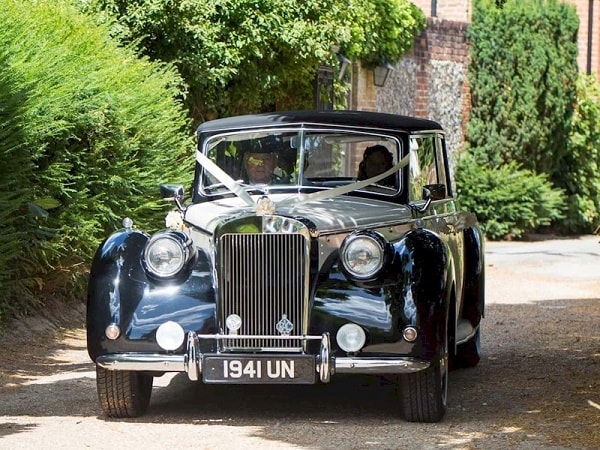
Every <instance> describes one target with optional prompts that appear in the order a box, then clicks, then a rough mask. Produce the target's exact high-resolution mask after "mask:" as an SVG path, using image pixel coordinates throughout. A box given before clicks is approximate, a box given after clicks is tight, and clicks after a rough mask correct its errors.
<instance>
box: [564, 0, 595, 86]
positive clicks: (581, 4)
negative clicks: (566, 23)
mask: <svg viewBox="0 0 600 450" xmlns="http://www.w3.org/2000/svg"><path fill="white" fill-rule="evenodd" d="M565 2H566V3H570V4H572V5H574V6H575V8H576V9H577V14H578V16H579V34H578V36H577V40H578V44H579V45H578V47H579V55H578V57H577V64H578V66H579V70H580V72H583V73H588V72H589V73H594V74H595V75H596V79H598V80H600V1H598V0H592V1H590V0H565ZM590 6H591V11H590ZM590 12H591V13H592V14H591V17H592V23H591V29H590V21H589V19H590ZM590 32H591V36H592V39H591V46H590V45H588V43H589V36H590ZM588 52H589V53H588Z"/></svg>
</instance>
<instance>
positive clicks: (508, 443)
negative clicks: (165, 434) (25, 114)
mask: <svg viewBox="0 0 600 450" xmlns="http://www.w3.org/2000/svg"><path fill="white" fill-rule="evenodd" d="M482 336H483V337H482V339H483V340H482V344H483V357H482V360H481V363H480V365H479V366H478V367H476V368H474V369H468V370H457V371H453V372H451V373H450V383H449V399H448V413H447V415H446V418H445V419H444V421H443V422H442V423H440V424H412V423H406V422H404V421H403V420H402V419H401V418H399V416H398V414H397V402H396V392H395V386H394V384H393V383H390V382H387V381H384V380H380V379H379V378H375V377H366V376H336V377H334V378H333V382H332V383H331V384H329V385H315V386H264V385H263V386H218V385H202V384H200V383H193V382H191V381H189V380H188V379H187V377H186V376H185V375H183V374H178V375H175V376H173V375H171V376H170V378H169V376H166V377H161V378H160V379H158V380H157V382H156V383H155V388H154V391H153V397H152V401H151V404H150V409H149V411H148V413H147V414H146V415H145V416H143V417H141V418H136V419H131V420H127V421H122V422H126V423H149V424H191V425H221V426H233V427H240V426H252V427H257V428H258V431H256V436H259V437H261V438H263V439H268V440H272V441H275V442H286V443H290V444H295V445H299V446H305V447H311V448H333V447H335V446H334V445H333V444H332V443H337V444H336V445H337V446H339V448H365V447H366V446H371V447H372V448H402V446H401V445H400V446H399V447H396V445H397V444H398V442H400V441H399V439H402V436H404V434H405V433H413V435H414V433H415V432H418V433H423V436H428V438H427V439H428V441H427V442H432V443H434V444H435V445H436V446H442V447H443V448H456V449H458V448H486V449H495V448H498V449H500V448H556V449H558V448H584V449H586V448H598V446H600V425H599V424H600V410H599V409H598V408H597V407H596V406H594V405H598V404H600V300H568V301H566V300H565V301H561V300H557V301H544V302H537V303H533V304H519V305H502V304H492V305H490V306H488V308H487V317H486V319H485V321H484V325H483V335H482ZM0 344H2V342H0ZM46 344H47V345H46V347H44V346H43V345H40V346H36V347H35V348H34V349H33V350H34V351H33V354H31V351H30V349H29V348H27V347H15V348H12V349H11V351H12V352H13V353H11V354H12V355H13V357H12V358H8V359H0V374H2V375H1V378H0V381H1V383H0V398H1V399H2V400H1V402H0V437H2V436H5V435H7V434H12V433H20V432H23V431H27V430H28V425H23V424H22V423H20V424H19V425H17V424H16V423H14V421H12V422H11V420H10V417H11V416H12V417H14V416H33V417H37V416H40V417H44V416H92V417H96V416H98V417H99V418H100V419H101V420H107V421H113V420H108V419H104V418H103V417H102V415H101V413H100V409H99V405H98V402H97V398H96V389H95V380H94V376H95V373H94V368H93V364H92V363H91V362H90V361H89V360H88V359H87V353H86V352H85V333H84V332H83V330H75V331H69V332H67V333H62V334H61V336H60V340H58V341H56V342H54V343H52V344H51V345H48V343H46ZM5 351H6V348H4V350H3V352H5ZM25 355H26V356H25ZM169 380H170V381H169ZM160 384H162V385H163V386H160ZM31 426H35V425H31ZM306 430H310V432H307V431H306ZM323 439H325V440H324V441H323ZM320 442H322V443H320ZM370 442H372V443H373V444H369V443H370ZM515 442H527V443H528V445H531V446H530V447H528V446H524V447H522V446H519V447H515V446H514V445H513V444H514V443H515ZM326 443H328V445H326ZM538 444H539V446H538ZM542 444H543V445H542ZM554 445H555V446H556V447H554Z"/></svg>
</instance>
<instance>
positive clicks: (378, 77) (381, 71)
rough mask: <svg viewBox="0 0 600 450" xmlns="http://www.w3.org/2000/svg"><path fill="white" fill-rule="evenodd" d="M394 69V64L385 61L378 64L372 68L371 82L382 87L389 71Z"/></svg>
mask: <svg viewBox="0 0 600 450" xmlns="http://www.w3.org/2000/svg"><path fill="white" fill-rule="evenodd" d="M392 70H394V66H392V65H391V64H390V63H388V62H386V63H383V64H380V65H378V66H377V67H375V68H374V69H373V83H374V84H375V86H379V87H383V86H385V82H386V81H387V79H388V77H389V75H390V73H391V72H392Z"/></svg>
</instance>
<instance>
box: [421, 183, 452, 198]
mask: <svg viewBox="0 0 600 450" xmlns="http://www.w3.org/2000/svg"><path fill="white" fill-rule="evenodd" d="M445 198H446V185H445V184H437V183H436V184H426V185H425V186H423V199H424V200H432V201H433V200H443V199H445Z"/></svg>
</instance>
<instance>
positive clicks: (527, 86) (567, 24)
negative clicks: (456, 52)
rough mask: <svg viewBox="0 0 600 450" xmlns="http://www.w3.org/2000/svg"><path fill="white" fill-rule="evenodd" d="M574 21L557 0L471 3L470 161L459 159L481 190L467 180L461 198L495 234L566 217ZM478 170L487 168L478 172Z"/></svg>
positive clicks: (467, 177)
mask: <svg viewBox="0 0 600 450" xmlns="http://www.w3.org/2000/svg"><path fill="white" fill-rule="evenodd" d="M578 23H579V22H578V17H577V13H576V11H575V8H574V7H572V6H569V5H567V4H564V3H562V2H558V1H557V0H506V1H503V2H496V1H493V0H478V1H477V2H475V4H474V9H473V17H472V25H471V27H470V30H469V34H470V40H471V63H470V66H469V75H470V84H471V98H472V110H471V116H470V121H469V124H468V128H467V136H466V140H467V151H468V153H469V154H470V156H471V157H470V158H468V159H466V160H465V161H462V162H459V166H461V165H462V167H459V168H458V172H459V174H457V176H460V177H462V180H463V181H462V183H473V185H474V186H478V187H481V189H482V192H475V190H473V189H470V188H467V187H466V186H464V185H463V186H462V188H463V189H462V193H461V201H462V203H463V204H467V205H470V206H472V207H473V209H474V210H475V211H476V212H477V214H478V216H479V217H480V220H482V222H484V225H486V229H487V230H488V233H491V234H492V235H493V236H494V237H496V238H498V237H500V236H501V235H502V233H508V234H512V235H517V236H518V235H522V234H523V233H525V232H531V231H535V230H536V229H537V228H538V227H540V226H547V225H549V223H550V222H549V221H552V222H553V223H556V222H557V221H559V220H564V216H563V215H562V211H563V207H564V202H563V201H562V200H561V199H562V197H563V196H564V193H565V192H564V191H562V190H561V189H559V187H566V186H565V185H564V184H561V183H558V182H557V180H560V179H561V178H562V177H564V170H565V166H564V161H565V158H567V159H568V158H569V157H568V153H569V151H570V150H569V133H570V130H571V126H572V120H573V105H574V104H575V99H576V88H575V85H576V79H577V76H578V68H577V28H578ZM475 166H478V167H481V170H480V171H479V178H478V172H477V171H474V170H472V169H473V167H475ZM511 170H514V171H515V173H514V174H513V176H509V175H510V171H511ZM528 178H531V179H530V180H528ZM508 182H510V183H513V184H514V185H513V186H507V183H508ZM479 200H481V203H479ZM531 201H533V202H537V206H536V205H534V204H532V203H531ZM552 208H556V209H555V210H553V209H552ZM533 213H535V217H534V216H532V214H533ZM518 214H523V218H522V219H519V218H518V216H517V215H518ZM569 214H570V213H569ZM486 222H487V223H486Z"/></svg>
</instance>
